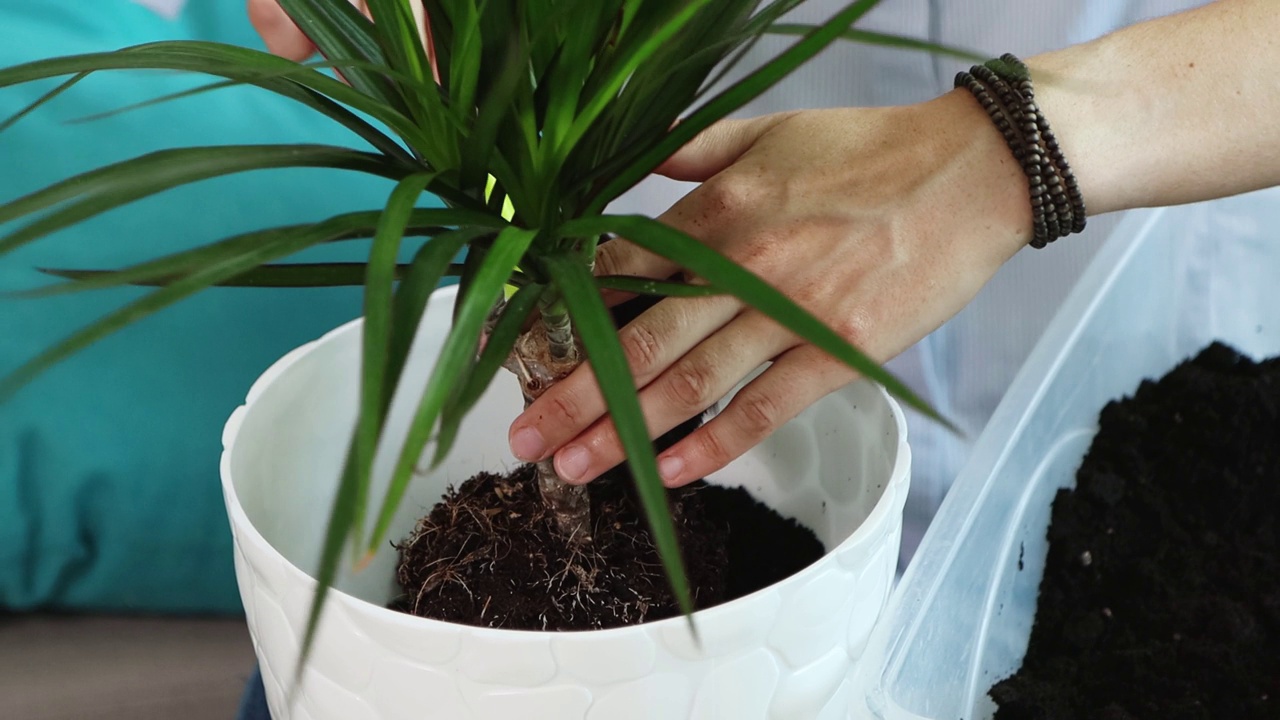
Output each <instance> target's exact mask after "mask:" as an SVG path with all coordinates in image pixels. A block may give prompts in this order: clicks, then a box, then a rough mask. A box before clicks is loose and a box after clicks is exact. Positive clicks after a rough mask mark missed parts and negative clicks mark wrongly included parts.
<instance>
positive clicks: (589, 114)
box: [556, 0, 710, 158]
mask: <svg viewBox="0 0 1280 720" xmlns="http://www.w3.org/2000/svg"><path fill="white" fill-rule="evenodd" d="M709 2H710V0H689V1H688V2H686V3H683V4H681V5H680V6H678V11H677V12H675V13H674V14H673V15H672V16H671V18H670V19H669V20H667V21H666V22H664V23H662V25H661V26H659V27H658V29H657V30H656V32H654V33H652V34H651V35H649V36H648V37H646V38H645V39H644V41H643V42H642V43H640V44H639V45H638V46H636V47H635V49H634V50H633V51H632V52H630V53H629V54H628V55H627V57H626V58H625V59H623V60H622V62H620V63H619V64H618V66H617V67H616V68H615V69H614V70H613V72H612V74H611V75H610V76H609V77H608V79H607V80H606V81H605V83H604V84H603V86H602V87H601V88H600V89H599V90H598V91H597V92H596V93H595V94H594V95H593V96H592V97H591V98H590V100H588V101H587V103H586V106H585V107H584V108H583V109H582V111H581V112H579V113H578V115H577V117H576V118H574V121H573V125H572V126H571V127H570V128H569V132H568V134H567V135H566V136H565V138H564V139H563V141H562V142H561V144H560V145H559V147H557V148H556V152H557V155H558V156H559V157H561V158H563V157H564V156H565V155H566V154H567V151H568V148H572V147H574V146H575V145H576V144H577V143H578V141H579V140H580V139H581V138H582V136H583V135H584V134H586V132H587V129H588V128H590V127H591V125H592V123H594V122H595V121H596V119H597V118H599V117H600V114H601V113H602V112H604V110H605V108H606V107H608V105H609V103H611V102H613V101H614V100H615V99H616V98H617V94H618V91H619V90H621V89H622V86H623V85H624V84H625V83H626V82H627V80H628V79H629V78H630V77H631V74H632V73H633V72H635V70H636V68H638V67H639V66H640V65H641V63H643V62H644V61H645V60H647V59H648V58H649V57H651V56H652V55H653V54H654V53H655V52H657V51H658V50H659V49H660V48H661V47H662V46H663V45H664V44H665V43H666V42H667V41H669V40H670V39H671V38H672V37H673V36H674V35H675V34H676V33H678V32H680V30H681V29H682V28H684V27H685V26H686V25H688V24H689V21H691V20H692V19H693V18H694V16H696V15H697V14H698V13H699V12H701V11H702V9H703V8H704V7H706V6H707V4H708V3H709Z"/></svg>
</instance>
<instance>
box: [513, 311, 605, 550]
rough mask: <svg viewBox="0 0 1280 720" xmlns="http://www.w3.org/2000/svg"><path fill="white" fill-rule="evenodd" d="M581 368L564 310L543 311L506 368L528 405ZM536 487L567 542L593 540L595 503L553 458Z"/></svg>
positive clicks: (518, 343)
mask: <svg viewBox="0 0 1280 720" xmlns="http://www.w3.org/2000/svg"><path fill="white" fill-rule="evenodd" d="M581 364H582V351H581V349H580V348H579V347H578V343H577V339H576V338H575V337H574V335H573V327H572V325H571V324H570V322H569V316H568V314H567V313H565V312H564V311H563V310H557V309H555V308H547V309H544V310H543V312H542V314H541V320H540V322H534V323H533V324H532V326H531V327H530V328H529V329H528V330H527V331H526V332H525V333H524V334H523V335H521V336H520V339H519V340H517V341H516V344H515V347H514V348H512V351H511V357H510V358H508V360H507V363H506V368H507V369H508V370H511V371H512V372H514V373H515V374H516V377H518V378H519V379H520V390H521V392H522V393H523V394H524V404H525V407H526V408H527V407H529V405H531V404H533V401H534V400H537V399H538V398H539V397H541V396H542V394H543V393H544V392H546V391H547V390H548V389H549V388H550V387H551V386H552V385H555V384H556V383H557V382H560V381H561V380H562V379H564V378H565V377H566V376H568V375H569V373H571V372H573V370H574V369H575V368H576V367H578V365H581ZM537 472H538V488H539V490H541V491H542V500H543V502H545V503H546V505H547V507H548V508H550V510H551V513H552V515H553V516H554V517H555V519H556V524H557V526H558V527H559V529H560V532H561V533H562V534H563V535H564V537H565V538H566V539H568V540H569V542H571V543H574V544H586V543H589V542H591V503H590V501H589V499H588V497H587V488H586V486H585V485H570V484H568V483H566V482H565V481H563V480H561V479H560V476H559V475H557V474H556V469H555V465H554V463H553V462H552V460H551V458H548V459H546V460H543V461H542V462H539V463H538V464H537Z"/></svg>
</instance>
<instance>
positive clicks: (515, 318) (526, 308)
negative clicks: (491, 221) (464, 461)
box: [431, 283, 547, 470]
mask: <svg viewBox="0 0 1280 720" xmlns="http://www.w3.org/2000/svg"><path fill="white" fill-rule="evenodd" d="M546 289H547V286H546V285H542V284H539V283H530V284H528V285H524V286H522V287H521V288H520V289H519V290H516V292H515V294H514V295H512V296H511V299H509V300H507V302H506V305H505V306H504V307H503V310H502V314H501V315H500V316H499V317H498V321H497V322H496V323H494V325H493V331H492V332H490V333H489V337H488V338H487V339H486V340H485V343H484V348H483V349H482V350H481V351H480V357H479V358H477V359H476V362H475V365H473V366H472V367H470V368H469V369H468V370H466V371H464V374H465V375H466V379H465V380H464V381H463V382H462V384H461V386H460V388H459V389H458V391H457V392H456V393H455V394H454V395H453V396H452V397H451V398H450V399H449V401H448V402H447V403H446V404H445V406H444V410H443V411H442V412H441V415H440V432H439V433H437V435H436V453H435V458H434V459H433V460H432V461H431V468H432V469H433V470H434V469H435V468H436V467H437V466H438V465H439V464H440V462H441V461H443V460H444V458H445V456H446V455H448V454H449V450H450V449H451V448H453V442H454V440H456V439H457V437H458V428H459V426H461V425H462V419H463V418H464V417H465V416H466V414H467V413H468V412H470V411H471V408H472V407H474V406H475V404H476V402H477V401H479V400H480V396H481V395H483V394H484V391H485V390H487V389H488V388H489V383H491V382H493V378H494V376H495V375H497V374H498V369H499V368H501V367H502V365H503V363H505V362H506V361H507V357H508V356H510V354H511V349H512V348H513V347H514V346H515V343H516V339H517V338H519V337H520V331H521V330H522V329H523V327H524V323H525V321H526V320H527V319H528V318H529V315H530V314H531V313H532V312H533V311H534V310H535V309H536V308H537V306H538V300H540V299H541V298H542V294H543V293H544V292H545V291H546Z"/></svg>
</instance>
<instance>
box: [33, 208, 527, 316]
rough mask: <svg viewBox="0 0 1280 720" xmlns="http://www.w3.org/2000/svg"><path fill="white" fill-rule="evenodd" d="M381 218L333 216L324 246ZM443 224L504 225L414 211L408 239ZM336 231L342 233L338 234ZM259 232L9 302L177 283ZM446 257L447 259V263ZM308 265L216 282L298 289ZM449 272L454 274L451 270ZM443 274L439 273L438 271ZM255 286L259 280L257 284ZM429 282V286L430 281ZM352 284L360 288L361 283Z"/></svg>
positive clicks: (83, 273) (362, 233) (360, 233)
mask: <svg viewBox="0 0 1280 720" xmlns="http://www.w3.org/2000/svg"><path fill="white" fill-rule="evenodd" d="M380 216H381V211H378V210H364V211H358V212H353V213H345V214H342V215H336V216H334V217H331V218H329V219H327V220H325V221H324V222H325V223H326V225H327V226H328V227H330V228H333V229H334V231H335V232H334V234H333V235H332V237H331V238H330V239H329V240H328V242H337V241H340V240H352V239H357V238H367V237H370V236H372V235H373V232H374V229H375V227H376V225H377V223H378V219H379V217H380ZM442 225H461V226H469V227H470V228H471V229H470V230H468V231H467V232H468V233H475V234H479V233H483V232H494V231H496V230H497V229H499V228H502V227H504V226H505V225H506V222H505V221H503V220H502V219H501V218H498V217H495V216H490V215H484V214H481V213H475V212H471V211H470V210H455V209H453V208H418V209H415V210H414V211H413V216H412V219H411V221H410V224H409V229H408V232H407V234H408V235H411V236H431V235H441V234H443V235H448V234H450V233H453V232H456V231H449V230H446V229H445V228H443V227H441V226H442ZM307 227H311V224H310V223H306V224H302V225H294V226H289V227H285V228H279V230H280V231H285V230H299V231H300V230H303V229H305V228H307ZM339 230H340V231H341V232H339ZM259 235H260V231H255V232H251V233H246V234H241V235H236V236H233V237H230V238H227V239H225V240H219V241H217V242H213V243H209V244H207V245H201V246H199V247H196V248H192V249H190V250H183V251H181V252H177V253H173V254H170V255H165V256H163V257H160V258H157V259H155V260H150V261H147V262H142V263H139V264H137V265H133V266H130V267H127V268H124V269H122V270H96V271H95V270H67V271H61V270H59V271H50V272H51V274H55V275H57V274H64V273H65V275H64V276H65V277H69V278H71V279H73V280H75V282H72V283H64V284H57V285H49V286H45V287H41V288H35V289H33V290H26V291H21V292H18V293H13V294H12V296H13V297H48V296H51V295H63V294H67V293H73V292H84V291H86V290H100V289H103V288H110V287H119V286H122V285H169V284H172V282H174V281H176V280H178V279H181V278H182V277H185V276H187V275H190V274H191V273H192V272H195V271H197V270H199V269H200V268H202V267H204V266H205V265H207V264H209V263H210V262H215V261H217V260H220V259H222V258H224V257H228V256H229V255H231V254H235V253H237V252H241V251H243V250H246V249H249V248H252V247H253V246H254V244H255V243H258V242H260V240H259V239H258V238H259ZM447 260H448V258H446V262H447ZM330 266H336V267H339V268H343V267H345V268H347V270H346V272H347V273H348V275H347V276H348V277H351V275H350V273H351V272H352V271H351V269H350V268H351V265H349V264H344V263H332V264H329V263H321V264H319V267H321V268H326V267H330ZM355 266H356V267H358V268H360V270H359V272H360V273H361V275H362V276H363V267H364V264H363V263H357V264H355ZM307 267H308V266H307V265H293V266H289V265H286V266H278V267H276V268H274V269H270V270H264V269H262V268H255V269H253V270H250V271H247V272H245V273H241V274H240V275H236V276H235V277H230V278H227V279H226V280H224V281H222V282H221V283H219V284H220V285H228V286H253V285H259V284H261V285H264V286H265V285H268V284H270V282H271V281H272V280H279V281H280V282H282V283H284V284H283V285H281V286H293V284H292V280H297V281H298V282H299V284H303V283H304V281H305V277H300V274H301V273H304V272H305V271H304V270H300V269H294V268H307ZM451 270H453V269H451ZM441 272H443V271H441ZM453 274H457V270H453ZM257 281H262V282H261V283H260V282H257ZM433 282H434V281H433ZM355 284H363V280H362V281H361V282H358V283H355Z"/></svg>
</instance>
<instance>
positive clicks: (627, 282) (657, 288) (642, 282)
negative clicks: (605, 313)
mask: <svg viewBox="0 0 1280 720" xmlns="http://www.w3.org/2000/svg"><path fill="white" fill-rule="evenodd" d="M596 285H597V286H599V287H600V289H602V290H616V291H618V292H624V293H631V294H633V295H662V296H665V297H708V296H710V295H724V294H725V291H723V290H720V289H718V288H716V287H714V286H711V285H693V284H690V283H682V282H666V281H662V280H654V279H652V278H643V277H634V276H631V275H601V276H600V277H597V278H596Z"/></svg>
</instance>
